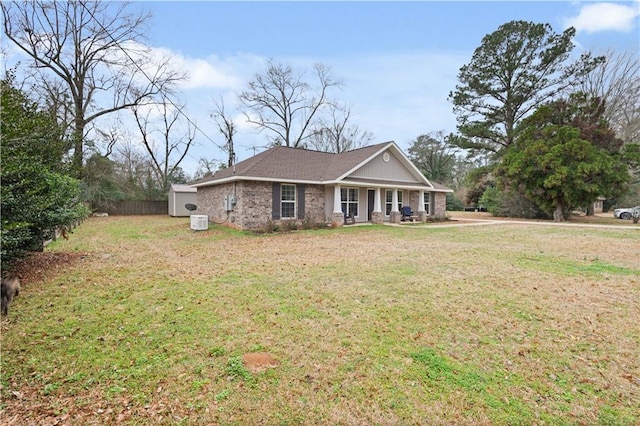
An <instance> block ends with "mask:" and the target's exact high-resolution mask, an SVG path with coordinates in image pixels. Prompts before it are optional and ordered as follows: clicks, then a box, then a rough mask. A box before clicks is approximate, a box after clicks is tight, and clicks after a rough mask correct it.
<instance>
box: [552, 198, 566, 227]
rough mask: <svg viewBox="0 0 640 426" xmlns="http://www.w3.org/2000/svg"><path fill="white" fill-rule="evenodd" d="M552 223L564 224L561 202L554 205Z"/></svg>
mask: <svg viewBox="0 0 640 426" xmlns="http://www.w3.org/2000/svg"><path fill="white" fill-rule="evenodd" d="M553 221H554V222H564V212H563V211H562V202H561V201H558V202H557V203H556V209H555V210H554V211H553Z"/></svg>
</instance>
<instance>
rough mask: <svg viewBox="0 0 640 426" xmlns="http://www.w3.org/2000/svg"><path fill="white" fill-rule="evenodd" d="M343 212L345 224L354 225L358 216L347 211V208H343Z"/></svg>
mask: <svg viewBox="0 0 640 426" xmlns="http://www.w3.org/2000/svg"><path fill="white" fill-rule="evenodd" d="M342 214H343V215H344V224H345V225H349V224H351V225H353V224H354V223H356V218H355V217H353V216H352V215H350V214H347V212H346V211H345V209H342Z"/></svg>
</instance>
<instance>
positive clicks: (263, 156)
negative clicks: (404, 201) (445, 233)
mask: <svg viewBox="0 0 640 426" xmlns="http://www.w3.org/2000/svg"><path fill="white" fill-rule="evenodd" d="M391 145H393V146H394V147H395V144H394V142H384V143H379V144H376V145H371V146H366V147H364V148H358V149H354V150H351V151H346V152H342V153H339V154H334V153H329V152H320V151H311V150H307V149H300V148H289V147H284V146H276V147H273V148H270V149H268V150H266V151H264V152H261V153H260V154H257V155H255V156H253V157H251V158H248V159H246V160H244V161H241V162H239V163H237V164H236V165H235V167H228V168H226V169H223V170H220V171H217V172H216V173H215V174H214V175H213V176H210V177H207V178H203V179H200V180H198V181H196V182H193V183H192V185H193V186H196V187H199V186H207V185H209V184H213V185H215V184H216V182H219V181H227V180H230V179H256V180H262V179H264V180H281V181H298V182H318V183H321V182H331V181H336V180H338V179H341V178H344V177H346V176H345V175H346V174H347V173H348V172H351V171H353V169H354V168H356V167H358V166H361V165H362V164H363V163H364V162H365V161H366V160H368V159H369V158H372V157H373V156H375V155H376V154H378V153H380V152H381V151H383V150H384V149H386V148H387V147H389V146H391ZM396 149H397V147H396ZM416 173H419V172H417V171H416ZM420 176H421V175H420ZM407 183H408V184H409V183H410V182H407ZM413 184H414V185H415V182H413ZM431 184H432V185H433V188H434V189H436V190H443V191H451V190H449V189H447V188H446V187H444V186H442V185H440V184H437V183H435V182H431ZM425 185H426V183H425Z"/></svg>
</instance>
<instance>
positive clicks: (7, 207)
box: [1, 0, 640, 269]
mask: <svg viewBox="0 0 640 426" xmlns="http://www.w3.org/2000/svg"><path fill="white" fill-rule="evenodd" d="M1 8H2V13H3V26H4V28H3V31H4V35H5V36H6V38H7V39H8V40H10V41H11V42H12V43H13V45H14V46H15V47H17V48H18V49H19V50H20V51H22V52H23V53H24V54H25V55H26V56H27V57H28V58H29V62H28V63H27V64H26V65H22V64H19V65H18V67H19V69H20V71H21V73H20V75H21V76H23V80H22V81H17V80H16V75H17V73H16V72H15V71H16V70H13V71H10V72H9V73H8V74H7V75H6V76H5V77H4V79H3V80H2V89H3V92H2V114H3V120H2V182H3V184H2V213H3V214H2V250H3V251H2V254H3V269H5V259H6V260H7V261H9V260H11V259H13V258H14V257H15V256H19V255H20V254H21V253H24V252H26V251H28V250H29V249H32V248H33V246H34V245H36V246H37V245H38V242H39V241H41V240H42V239H43V238H45V237H46V236H47V233H50V232H51V229H53V228H55V227H62V228H63V229H64V227H65V226H69V225H70V224H72V223H73V222H75V221H77V220H79V219H80V218H81V217H83V215H86V214H88V210H87V208H86V207H85V206H86V203H87V202H92V203H98V204H99V203H109V202H113V201H117V200H122V199H136V198H137V199H164V198H166V194H167V191H168V188H169V185H170V184H171V183H186V182H188V181H189V180H191V179H193V178H198V177H203V176H205V175H206V174H209V173H213V172H214V171H215V170H216V169H217V168H220V167H228V166H230V165H232V164H233V162H234V161H235V148H234V136H235V134H236V132H237V128H238V123H236V122H235V121H234V119H233V118H232V117H234V115H233V114H230V112H229V110H228V107H225V105H224V102H223V101H222V100H221V99H220V100H214V101H212V104H213V107H214V108H213V113H212V114H211V119H212V120H214V122H215V123H216V125H217V128H218V131H219V134H220V136H221V138H222V142H216V141H215V140H213V139H212V138H210V137H209V136H207V135H205V136H206V137H207V139H209V140H210V141H211V142H213V143H214V144H215V145H216V146H218V147H219V148H221V149H222V150H223V151H224V152H226V154H227V155H228V159H227V160H226V161H224V162H223V161H216V160H212V159H208V158H201V159H200V167H199V169H198V171H197V173H196V176H187V175H186V174H185V173H184V171H183V169H182V168H181V164H182V162H183V160H184V159H185V157H186V155H187V153H188V152H189V150H190V149H191V148H192V147H193V145H194V143H195V141H196V137H197V134H198V132H199V127H198V125H197V123H195V122H193V121H192V120H191V119H190V117H189V113H188V110H187V105H185V104H184V102H182V101H181V100H180V93H179V90H178V87H179V83H180V82H181V81H183V80H184V79H185V78H186V77H187V76H186V75H185V74H183V73H181V72H180V71H178V70H176V69H174V68H173V67H172V63H171V58H170V57H160V58H158V57H157V56H154V55H153V54H152V51H151V48H150V47H149V46H148V44H147V43H146V40H145V38H144V34H145V32H146V28H147V27H148V25H149V24H150V15H147V14H144V13H138V14H135V13H130V12H129V10H128V8H127V4H126V3H110V2H91V1H77V2H58V1H53V2H50V1H39V0H38V1H33V2H24V3H22V2H10V3H2V5H1ZM574 35H575V30H574V29H572V28H569V29H567V30H565V31H564V32H562V33H560V34H556V33H555V32H553V30H552V29H551V27H550V26H549V25H548V24H536V23H532V22H525V21H513V22H509V23H506V24H504V25H502V26H500V27H499V28H498V29H497V30H496V31H495V32H493V33H491V34H488V35H487V36H485V37H484V38H483V40H482V41H481V44H480V46H479V47H478V48H477V49H476V50H475V52H474V54H473V56H472V58H471V60H470V62H469V63H468V64H466V65H465V66H463V67H462V68H461V69H460V72H459V74H458V84H457V85H456V87H455V88H454V90H452V91H451V93H450V96H449V100H450V102H451V103H452V106H453V111H454V113H455V115H456V118H457V121H458V127H457V132H456V133H451V134H444V133H443V132H442V131H437V130H436V131H432V132H425V134H423V135H419V136H417V137H416V139H415V140H414V141H413V142H412V143H411V146H410V148H409V156H410V158H411V159H412V160H413V161H414V163H415V164H416V165H417V166H418V167H419V168H420V169H421V170H422V171H423V173H424V174H425V176H426V177H427V178H429V179H433V180H435V181H438V182H440V183H443V184H445V185H449V186H451V187H452V188H454V189H455V190H456V197H451V200H450V202H451V207H461V206H462V205H463V204H467V205H468V204H478V203H480V202H481V201H482V202H485V203H487V204H489V205H490V206H491V208H492V210H493V212H494V213H496V214H519V215H532V214H538V215H547V216H551V217H554V218H555V219H556V220H561V219H563V218H565V217H566V215H567V214H568V212H569V211H571V210H572V209H575V208H579V207H586V206H587V205H589V204H590V203H591V202H593V201H594V200H595V199H596V198H597V197H600V196H604V197H607V198H608V199H610V200H622V199H623V197H625V196H626V197H629V198H633V197H637V194H638V192H639V191H638V185H639V184H638V164H639V163H640V161H639V154H638V151H639V150H638V135H639V122H640V117H639V115H640V112H639V111H640V108H639V107H638V102H639V99H640V88H639V87H640V83H639V77H638V75H639V65H638V56H637V52H635V54H634V53H631V54H626V55H625V54H620V53H615V52H609V53H607V54H605V55H604V56H592V55H591V54H588V53H587V54H583V55H581V56H580V57H579V58H577V59H576V58H574V55H573V53H574V52H573V49H574V44H573V41H572V39H573V37H574ZM341 85H342V83H341V81H340V79H338V78H336V77H335V76H334V75H333V73H332V72H331V69H330V68H329V67H328V66H326V65H324V64H316V65H314V66H313V68H312V69H311V70H296V69H294V68H293V67H292V66H290V65H287V64H282V63H278V62H276V61H274V60H273V59H271V60H269V61H268V62H267V63H266V66H265V69H264V70H262V71H260V72H257V73H256V74H255V75H254V77H253V78H252V79H251V80H250V81H248V82H247V84H246V88H245V89H244V90H242V91H240V92H239V93H237V94H236V95H237V101H238V104H239V105H240V110H241V112H242V113H243V114H244V117H245V119H246V121H247V122H248V123H251V124H253V125H254V126H255V127H256V129H257V131H258V133H260V134H263V136H264V147H267V146H273V145H284V146H290V147H294V148H301V149H316V150H321V151H327V152H343V151H346V150H350V149H354V148H358V147H361V146H365V145H367V144H369V143H370V142H371V141H373V139H374V135H373V134H372V133H371V132H369V131H367V130H366V129H360V128H359V127H358V126H357V125H355V124H354V123H353V122H352V116H353V113H352V111H351V109H350V107H349V106H348V105H346V104H344V103H341V102H339V101H337V100H336V99H334V97H333V93H334V91H335V90H336V89H338V88H340V87H341ZM27 94H28V95H27ZM120 114H130V116H131V117H132V118H133V121H134V123H135V128H134V129H133V131H135V134H126V133H125V132H123V131H122V127H123V126H122V123H121V122H118V121H117V120H118V119H119V117H121V116H120ZM106 116H112V117H115V120H116V121H115V124H114V125H112V126H110V127H104V124H103V123H102V122H101V121H100V120H99V119H101V118H104V117H106ZM61 188H62V189H64V190H62V189H61ZM35 195H37V196H38V197H41V198H33V197H34V196H35ZM521 206H526V208H521ZM14 255H15V256H14Z"/></svg>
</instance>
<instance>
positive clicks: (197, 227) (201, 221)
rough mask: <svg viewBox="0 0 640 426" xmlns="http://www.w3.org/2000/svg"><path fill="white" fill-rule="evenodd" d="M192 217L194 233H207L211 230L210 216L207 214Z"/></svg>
mask: <svg viewBox="0 0 640 426" xmlns="http://www.w3.org/2000/svg"><path fill="white" fill-rule="evenodd" d="M190 217H191V230H192V231H206V230H207V229H209V216H207V215H206V214H192V215H191V216H190Z"/></svg>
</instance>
